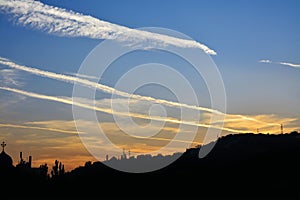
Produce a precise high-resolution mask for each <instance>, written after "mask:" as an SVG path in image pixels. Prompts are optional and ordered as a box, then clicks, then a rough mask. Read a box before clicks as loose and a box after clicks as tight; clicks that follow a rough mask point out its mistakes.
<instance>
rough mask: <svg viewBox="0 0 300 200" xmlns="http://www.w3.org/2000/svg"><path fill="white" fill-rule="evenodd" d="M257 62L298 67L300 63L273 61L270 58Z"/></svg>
mask: <svg viewBox="0 0 300 200" xmlns="http://www.w3.org/2000/svg"><path fill="white" fill-rule="evenodd" d="M258 62H261V63H274V64H279V65H285V66H289V67H293V68H300V64H294V63H290V62H273V61H271V60H260V61H258Z"/></svg>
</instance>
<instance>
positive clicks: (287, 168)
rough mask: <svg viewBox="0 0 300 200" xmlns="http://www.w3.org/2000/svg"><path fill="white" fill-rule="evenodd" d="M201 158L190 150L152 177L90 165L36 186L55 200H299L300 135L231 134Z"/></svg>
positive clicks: (151, 174)
mask: <svg viewBox="0 0 300 200" xmlns="http://www.w3.org/2000/svg"><path fill="white" fill-rule="evenodd" d="M198 153H199V148H192V149H187V151H186V152H184V153H183V154H182V156H181V157H180V158H178V159H177V160H176V161H175V162H174V163H172V164H171V165H169V166H167V167H165V168H163V169H160V170H158V171H154V172H150V173H137V174H132V173H125V172H120V171H116V170H114V169H111V168H109V167H107V166H106V165H104V164H103V163H101V162H94V163H91V162H87V163H86V165H85V166H82V167H78V168H76V169H74V170H72V171H71V172H67V173H65V174H63V175H62V176H58V177H56V178H55V179H51V180H47V181H46V182H47V183H46V186H45V184H42V186H43V188H40V187H39V186H37V185H35V184H34V183H33V184H32V186H33V187H37V191H39V192H42V193H44V194H47V195H50V196H51V195H57V194H60V195H66V196H70V195H72V196H77V197H78V196H99V197H101V196H103V197H107V196H120V197H121V196H141V197H144V196H175V197H178V196H182V197H184V196H199V197H207V196H209V197H238V196H242V197H246V196H247V197H251V196H253V197H257V196H263V197H274V198H275V197H284V198H289V197H291V198H292V197H293V198H297V197H299V191H300V190H299V181H300V164H299V159H300V134H298V133H297V132H293V133H291V134H282V135H264V134H239V135H228V136H225V137H222V138H220V139H219V140H218V142H217V143H216V145H215V147H214V148H213V150H212V151H211V152H210V153H209V154H208V155H207V156H206V157H205V158H202V159H199V158H198ZM178 155H179V154H174V155H173V156H178ZM155 159H162V158H161V157H160V158H155ZM119 162H122V161H121V160H120V161H119ZM39 185H41V184H39ZM24 188H27V187H26V186H25V187H24ZM49 191H51V192H49Z"/></svg>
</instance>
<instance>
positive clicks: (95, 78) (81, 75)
mask: <svg viewBox="0 0 300 200" xmlns="http://www.w3.org/2000/svg"><path fill="white" fill-rule="evenodd" d="M66 74H69V75H72V76H75V77H79V78H84V79H89V80H95V81H98V77H96V76H90V75H85V74H78V73H66Z"/></svg>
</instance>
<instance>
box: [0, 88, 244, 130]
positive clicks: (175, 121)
mask: <svg viewBox="0 0 300 200" xmlns="http://www.w3.org/2000/svg"><path fill="white" fill-rule="evenodd" d="M0 89H1V90H6V91H10V92H14V93H17V94H22V95H25V96H29V97H33V98H37V99H43V100H49V101H55V102H60V103H64V104H68V105H74V106H78V107H81V108H85V109H90V110H94V111H99V112H104V113H107V114H112V115H119V116H129V117H133V118H139V119H147V120H149V119H150V120H155V121H162V122H170V123H173V124H184V125H189V126H197V127H204V128H214V129H219V130H223V131H229V132H233V133H249V131H245V130H237V129H231V128H225V127H218V126H212V125H209V124H201V123H196V122H193V121H183V120H178V119H176V118H171V117H167V118H166V117H160V116H151V117H149V116H148V115H144V114H139V113H126V112H118V111H114V110H112V109H110V108H100V107H96V106H94V105H89V104H85V103H81V102H76V101H72V100H70V99H69V98H66V97H56V96H48V95H43V94H38V93H33V92H27V91H24V90H19V89H14V88H8V87H0Z"/></svg>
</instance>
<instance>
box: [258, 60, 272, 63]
mask: <svg viewBox="0 0 300 200" xmlns="http://www.w3.org/2000/svg"><path fill="white" fill-rule="evenodd" d="M258 62H261V63H272V61H271V60H260V61H258Z"/></svg>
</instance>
